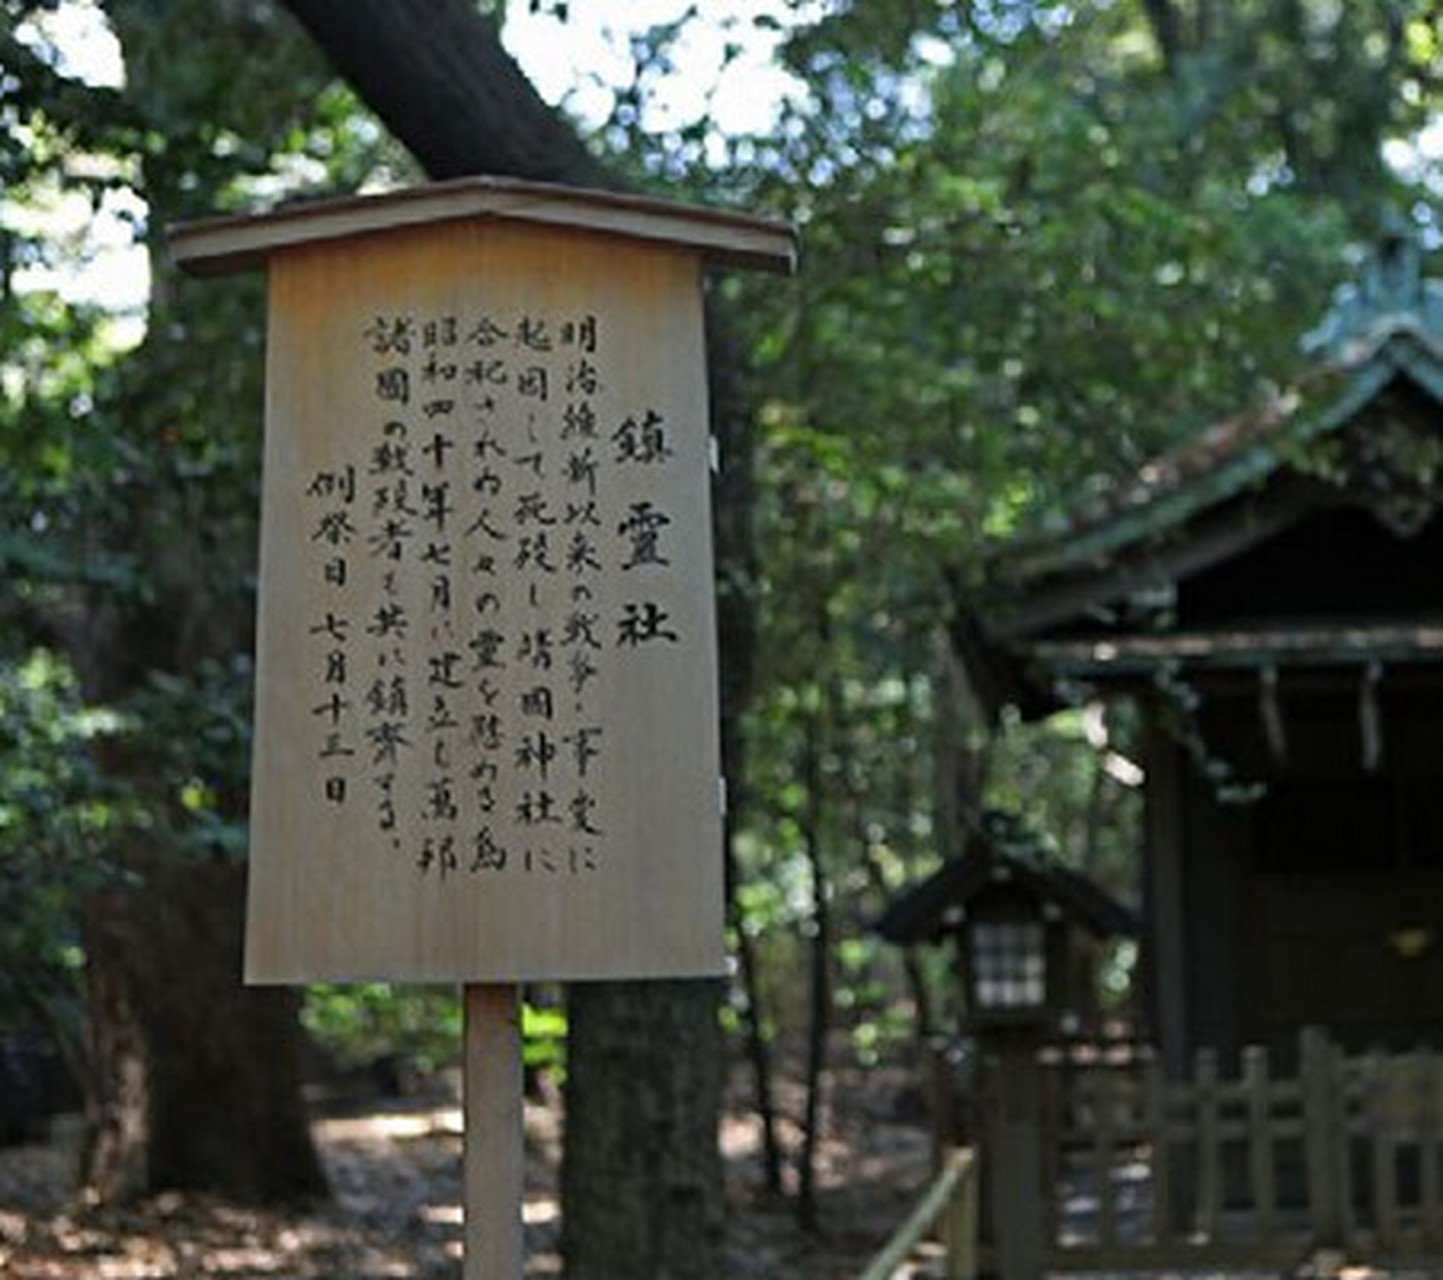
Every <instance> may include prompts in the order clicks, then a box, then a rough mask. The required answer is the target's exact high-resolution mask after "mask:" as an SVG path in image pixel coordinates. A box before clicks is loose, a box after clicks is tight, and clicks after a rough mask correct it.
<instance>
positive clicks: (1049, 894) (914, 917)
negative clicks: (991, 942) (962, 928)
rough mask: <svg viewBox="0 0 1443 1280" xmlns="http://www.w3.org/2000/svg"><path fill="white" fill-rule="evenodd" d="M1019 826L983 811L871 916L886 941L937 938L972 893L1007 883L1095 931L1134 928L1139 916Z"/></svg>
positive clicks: (1105, 933) (1106, 933)
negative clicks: (961, 847) (957, 842)
mask: <svg viewBox="0 0 1443 1280" xmlns="http://www.w3.org/2000/svg"><path fill="white" fill-rule="evenodd" d="M1019 831H1020V826H1019V823H1018V820H1017V819H1016V818H1015V817H1014V816H1013V815H1011V814H1006V813H1002V812H999V811H989V812H987V813H985V814H984V815H983V817H982V820H981V822H980V823H979V824H978V829H977V830H975V831H974V832H972V833H971V839H970V841H969V847H968V851H967V852H966V853H965V854H963V855H962V856H961V857H957V858H950V859H948V860H947V861H945V862H944V863H943V864H942V865H941V866H940V867H939V868H938V869H937V870H936V871H934V872H933V873H932V874H931V875H929V876H928V877H926V878H925V879H924V880H920V881H918V882H917V883H916V884H913V885H911V886H909V887H908V888H907V889H905V890H904V891H903V892H902V893H900V894H899V895H898V896H897V897H896V898H894V899H893V901H892V903H891V905H890V906H889V907H888V908H887V910H886V911H885V912H884V913H883V914H882V916H881V917H880V918H879V919H878V921H877V923H876V929H877V932H878V933H880V934H881V935H882V937H884V938H885V939H887V941H888V942H895V943H898V944H902V945H906V944H910V943H917V942H939V941H942V940H944V939H945V938H947V937H950V936H952V935H953V934H954V933H955V932H956V930H957V928H958V926H959V925H960V924H961V923H962V921H963V920H964V919H965V918H966V916H967V914H968V912H969V910H970V909H971V908H972V907H973V906H974V904H975V903H976V902H977V900H978V899H979V898H981V897H983V896H985V895H987V894H989V893H991V892H995V891H996V890H997V889H998V888H1002V887H1006V888H1011V889H1013V890H1015V891H1017V892H1020V893H1021V894H1023V895H1026V896H1028V897H1031V898H1032V899H1034V900H1035V901H1036V903H1037V906H1038V911H1039V913H1043V912H1047V911H1049V910H1050V911H1052V912H1060V913H1061V916H1062V918H1063V919H1065V920H1067V921H1068V922H1070V923H1072V924H1075V925H1077V926H1078V927H1079V928H1081V929H1082V930H1084V931H1085V932H1087V933H1089V934H1091V935H1093V936H1094V937H1096V938H1111V937H1117V936H1128V935H1133V934H1136V933H1137V932H1138V930H1139V927H1140V926H1139V921H1138V918H1137V915H1136V913H1135V912H1133V911H1131V910H1130V909H1129V908H1127V907H1126V906H1124V905H1123V904H1122V903H1121V902H1119V901H1118V900H1117V899H1116V898H1114V897H1113V896H1112V895H1111V894H1109V893H1108V892H1107V891H1106V890H1105V889H1103V888H1102V887H1101V886H1100V885H1098V884H1097V883H1096V881H1094V880H1091V879H1089V878H1088V877H1087V876H1084V875H1082V874H1080V873H1079V872H1076V871H1073V870H1071V869H1070V868H1068V867H1064V866H1062V865H1061V864H1060V863H1057V862H1054V861H1049V860H1046V859H1044V858H1041V857H1039V856H1037V854H1036V853H1035V852H1034V851H1033V850H1032V849H1029V848H1027V845H1029V844H1032V843H1034V842H1031V841H1028V840H1027V839H1026V833H1025V831H1023V832H1021V834H1022V836H1023V841H1022V842H1021V843H1019V839H1018V837H1019Z"/></svg>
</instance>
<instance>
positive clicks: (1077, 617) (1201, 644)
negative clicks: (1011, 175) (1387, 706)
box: [954, 230, 1443, 713]
mask: <svg viewBox="0 0 1443 1280" xmlns="http://www.w3.org/2000/svg"><path fill="white" fill-rule="evenodd" d="M1303 346H1304V350H1305V351H1306V352H1307V353H1308V354H1310V355H1311V356H1312V357H1313V363H1312V364H1311V366H1310V367H1309V368H1308V369H1307V371H1306V372H1305V373H1304V374H1303V376H1302V377H1301V378H1299V379H1298V380H1297V381H1295V382H1294V383H1293V384H1292V385H1291V386H1290V387H1288V388H1287V389H1286V390H1281V391H1277V392H1275V393H1274V394H1272V395H1271V396H1270V397H1269V398H1268V399H1267V400H1266V401H1264V402H1263V403H1261V404H1258V405H1256V406H1253V407H1252V408H1250V409H1249V410H1248V411H1246V412H1243V413H1240V414H1237V415H1234V416H1232V417H1229V418H1227V419H1224V420H1221V421H1218V422H1215V423H1213V424H1211V425H1210V426H1208V427H1206V428H1205V429H1203V430H1201V431H1199V432H1197V433H1196V434H1194V435H1193V436H1191V437H1190V438H1189V439H1187V440H1186V441H1184V442H1183V443H1182V444H1180V445H1179V446H1177V447H1176V448H1174V449H1172V450H1170V451H1169V452H1167V453H1165V454H1162V455H1160V456H1158V457H1156V458H1154V459H1153V460H1151V461H1150V462H1148V463H1147V464H1146V465H1145V466H1143V467H1141V468H1140V469H1139V470H1138V471H1137V472H1136V473H1135V474H1134V475H1133V476H1132V477H1130V478H1129V479H1128V480H1127V481H1125V482H1124V483H1122V484H1120V485H1119V486H1118V487H1117V488H1116V489H1115V490H1114V491H1113V492H1112V494H1111V495H1110V496H1109V498H1108V499H1107V500H1106V501H1105V502H1104V503H1103V504H1102V505H1101V506H1098V507H1094V508H1092V509H1089V510H1086V511H1080V512H1077V513H1074V514H1073V515H1072V516H1071V517H1070V518H1069V519H1067V520H1066V521H1065V523H1064V524H1063V526H1062V527H1061V528H1060V529H1058V530H1055V531H1053V532H1052V533H1050V534H1049V535H1048V536H1047V537H1045V538H1043V539H1041V540H1036V541H1032V542H1029V543H1018V544H1015V545H1013V546H1012V547H1009V548H1006V549H1004V551H1003V552H1002V554H1001V555H999V556H998V557H997V558H996V559H995V560H994V561H993V563H992V564H991V565H990V566H989V568H990V573H989V580H990V582H991V584H992V585H991V586H990V588H987V589H985V590H984V591H983V592H982V593H981V594H980V595H979V596H976V597H974V599H973V600H972V602H971V604H970V607H968V608H964V609H963V610H961V611H959V614H958V616H957V618H956V621H955V627H954V638H955V642H956V644H957V647H958V651H959V653H960V654H961V655H962V657H963V659H964V661H965V663H966V665H967V667H968V669H969V672H970V673H971V675H972V678H973V681H974V684H975V685H976V687H977V692H978V694H979V695H980V696H981V697H982V698H983V700H984V702H985V703H988V704H990V705H992V706H994V707H995V706H997V705H999V704H1000V703H1001V702H1003V701H1009V700H1010V701H1017V702H1018V703H1019V704H1020V705H1022V706H1023V708H1024V710H1026V711H1028V712H1029V713H1032V712H1036V711H1041V710H1045V709H1047V707H1048V706H1049V705H1051V702H1052V694H1051V693H1049V692H1047V691H1046V690H1047V689H1048V688H1049V687H1050V685H1051V682H1052V681H1054V680H1056V679H1058V678H1065V677H1067V676H1068V675H1069V673H1071V674H1073V675H1077V676H1079V677H1082V678H1086V676H1087V674H1088V673H1092V674H1097V673H1099V672H1103V671H1110V672H1112V673H1114V674H1117V675H1122V674H1123V669H1124V668H1125V667H1126V668H1127V669H1128V670H1130V671H1132V672H1133V673H1134V674H1136V673H1137V672H1139V671H1141V670H1142V669H1144V668H1147V667H1148V666H1149V665H1151V666H1154V667H1155V666H1156V665H1157V664H1158V663H1168V664H1176V663H1178V662H1183V663H1185V664H1186V665H1189V666H1196V665H1198V664H1199V663H1202V664H1204V665H1205V664H1206V663H1207V662H1208V661H1210V660H1211V659H1212V658H1213V657H1214V656H1217V654H1220V655H1222V656H1223V658H1225V659H1226V661H1225V662H1224V665H1227V664H1228V663H1233V662H1237V661H1242V660H1243V659H1242V658H1241V657H1240V656H1239V655H1244V656H1245V657H1246V661H1247V662H1248V663H1252V662H1254V660H1255V659H1256V660H1258V661H1264V662H1271V661H1273V657H1274V656H1276V655H1282V656H1283V660H1285V661H1290V662H1294V661H1308V660H1310V659H1309V657H1308V654H1302V653H1299V652H1296V650H1297V649H1298V646H1297V645H1293V644H1283V645H1275V644H1270V645H1269V646H1267V653H1265V654H1263V655H1262V657H1261V658H1257V652H1258V650H1257V645H1255V644H1253V641H1254V640H1256V639H1258V638H1259V637H1258V636H1254V635H1251V634H1247V633H1244V632H1243V631H1239V630H1237V629H1233V630H1231V631H1228V632H1227V633H1226V634H1223V633H1220V632H1214V631H1207V630H1204V631H1202V632H1198V633H1186V632H1179V631H1178V630H1176V629H1175V628H1174V627H1172V624H1169V623H1167V622H1166V618H1167V617H1168V616H1169V611H1170V607H1171V602H1172V601H1173V600H1174V599H1175V598H1176V595H1177V591H1178V587H1179V584H1180V583H1183V582H1184V581H1185V580H1188V578H1189V575H1195V574H1198V573H1201V572H1204V571H1208V570H1210V569H1211V568H1212V567H1213V566H1219V565H1222V564H1223V563H1226V562H1230V561H1232V560H1233V559H1234V558H1236V557H1240V556H1242V555H1244V554H1247V553H1249V551H1250V550H1251V549H1253V548H1257V547H1260V546H1262V545H1263V544H1264V543H1266V542H1267V541H1268V540H1269V539H1274V538H1276V537H1278V536H1280V535H1281V534H1282V533H1283V532H1284V531H1285V530H1287V529H1289V528H1291V527H1293V526H1295V525H1296V524H1297V523H1298V522H1299V521H1301V520H1304V519H1307V518H1309V516H1310V514H1311V513H1315V512H1319V511H1324V510H1329V509H1336V508H1338V507H1340V506H1346V505H1348V504H1352V505H1356V506H1361V507H1366V508H1368V509H1370V510H1371V511H1372V512H1373V514H1374V515H1376V516H1378V517H1379V519H1380V520H1381V521H1382V523H1383V524H1384V525H1385V526H1387V527H1389V528H1391V529H1392V530H1393V531H1394V532H1395V533H1396V534H1398V535H1400V536H1402V537H1410V536H1411V535H1412V534H1413V533H1414V532H1415V531H1417V530H1418V529H1420V528H1422V527H1423V526H1424V525H1425V524H1426V523H1427V522H1428V521H1429V520H1431V519H1432V517H1433V516H1434V514H1435V513H1436V512H1437V511H1438V510H1439V509H1443V466H1433V465H1432V464H1429V465H1427V466H1422V465H1418V463H1417V459H1416V456H1415V455H1414V454H1413V453H1410V449H1412V448H1413V444H1407V445H1406V446H1405V447H1404V448H1402V449H1401V450H1398V449H1396V448H1395V447H1394V439H1395V437H1396V436H1397V435H1398V433H1399V432H1401V434H1402V435H1403V436H1404V437H1406V438H1407V440H1408V441H1412V442H1415V443H1416V441H1417V440H1419V439H1423V440H1424V441H1425V442H1426V447H1427V448H1430V449H1435V450H1437V451H1438V452H1439V453H1440V456H1443V430H1439V428H1438V426H1437V423H1438V422H1439V421H1440V419H1443V415H1440V414H1439V412H1438V410H1439V407H1440V406H1443V282H1439V281H1434V280H1429V279H1426V278H1424V276H1423V274H1422V262H1421V256H1420V253H1419V250H1418V247H1417V244H1416V242H1415V241H1414V240H1413V239H1412V238H1411V237H1410V236H1409V235H1407V234H1405V233H1404V232H1402V231H1398V230H1395V231H1393V232H1391V233H1390V234H1389V235H1388V236H1386V237H1385V239H1384V240H1383V242H1382V244H1381V245H1380V247H1379V248H1378V250H1377V251H1376V252H1375V254H1374V256H1373V257H1372V258H1370V259H1369V260H1368V262H1367V263H1366V264H1365V267H1364V270H1363V271H1362V273H1361V276H1360V278H1359V279H1358V280H1357V281H1356V282H1353V283H1350V284H1346V285H1344V286H1342V287H1340V288H1339V289H1338V290H1337V291H1336V293H1335V294H1334V297H1333V300H1332V305H1331V307H1330V309H1329V310H1328V312H1327V314H1326V316H1325V317H1324V319H1323V321H1322V322H1321V323H1320V324H1319V325H1318V326H1317V327H1316V328H1315V329H1314V330H1313V331H1312V332H1311V333H1309V334H1308V335H1307V336H1306V337H1305V338H1304V340H1303ZM1332 441H1337V445H1336V447H1335V445H1334V444H1333V443H1332ZM1340 458H1341V459H1342V463H1341V469H1340V464H1339V461H1338V460H1339V459H1340ZM1324 463H1326V465H1322V464H1324ZM1434 472H1437V473H1438V474H1437V475H1435V474H1433V473H1434ZM1129 619H1132V621H1131V622H1130V621H1129ZM1262 621H1263V619H1261V618H1260V619H1259V622H1260V623H1261V622H1262ZM1276 621H1277V620H1276V619H1274V620H1273V622H1274V623H1275V622H1276ZM1438 622H1443V619H1431V618H1430V619H1423V618H1421V617H1420V618H1387V619H1360V618H1357V617H1340V618H1338V619H1334V620H1332V621H1331V623H1330V624H1329V625H1332V624H1336V625H1332V629H1331V630H1329V627H1328V626H1323V627H1322V629H1321V630H1320V632H1319V634H1323V632H1326V633H1327V634H1328V635H1329V637H1330V640H1329V643H1328V644H1326V645H1322V646H1315V647H1314V649H1310V650H1309V654H1313V653H1315V652H1316V653H1319V654H1320V653H1322V652H1324V651H1325V650H1326V651H1327V652H1329V653H1334V654H1336V653H1339V652H1341V651H1342V649H1348V651H1349V653H1350V654H1352V657H1353V658H1366V657H1368V656H1369V655H1368V654H1367V653H1364V652H1363V650H1366V649H1368V648H1369V645H1370V644H1371V641H1370V639H1369V637H1370V636H1371V635H1372V632H1371V631H1369V630H1368V627H1369V625H1370V624H1372V623H1385V624H1387V625H1386V626H1385V627H1384V630H1383V631H1380V632H1379V633H1378V634H1380V635H1381V634H1384V632H1386V636H1387V637H1388V640H1389V644H1390V645H1391V646H1392V649H1397V648H1398V640H1399V637H1400V636H1402V637H1403V641H1404V644H1403V648H1404V649H1406V650H1407V653H1408V654H1410V655H1415V656H1414V657H1405V658H1404V659H1403V660H1405V661H1414V660H1418V658H1421V659H1422V660H1425V661H1430V662H1431V661H1435V660H1436V656H1435V653H1434V644H1433V637H1434V635H1435V634H1436V626H1433V625H1432V624H1435V623H1438ZM1423 623H1428V624H1430V628H1431V629H1426V634H1424V633H1423V632H1417V631H1416V627H1417V626H1418V625H1421V624H1423ZM1159 628H1161V629H1160V630H1159ZM1410 628H1413V629H1410ZM1375 629H1376V628H1375ZM1277 630H1278V629H1277V627H1276V626H1273V627H1272V630H1271V632H1270V633H1269V634H1273V635H1275V634H1276V633H1277ZM1365 632H1366V633H1367V634H1366V635H1365ZM1302 634H1303V633H1302V632H1298V633H1297V635H1294V636H1291V637H1290V639H1300V638H1301V637H1302ZM1340 637H1342V639H1343V640H1346V641H1347V643H1346V644H1342V648H1341V649H1340ZM1358 637H1363V640H1362V641H1359V643H1354V641H1356V640H1358ZM1360 644H1361V645H1362V648H1361V649H1360V648H1359V645H1360ZM1098 646H1102V647H1103V648H1106V649H1107V650H1108V652H1107V653H1105V654H1102V650H1101V649H1099V647H1098ZM1169 646H1170V647H1169ZM1114 649H1115V650H1116V652H1113V650H1114ZM1392 649H1390V652H1391V651H1392ZM1154 650H1156V652H1154ZM1214 650H1216V651H1217V654H1214ZM1275 651H1276V653H1275ZM1285 651H1286V652H1285ZM1354 651H1357V652H1354ZM1100 654H1101V656H1099V655H1100ZM1199 655H1201V656H1199ZM1122 657H1125V658H1127V659H1128V661H1126V662H1119V661H1117V659H1118V658H1122Z"/></svg>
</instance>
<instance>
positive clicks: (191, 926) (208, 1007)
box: [84, 862, 326, 1202]
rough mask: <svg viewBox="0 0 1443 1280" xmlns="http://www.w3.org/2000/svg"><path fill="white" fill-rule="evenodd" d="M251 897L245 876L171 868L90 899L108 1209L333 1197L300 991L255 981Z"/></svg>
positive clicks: (98, 1177)
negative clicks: (120, 1204)
mask: <svg viewBox="0 0 1443 1280" xmlns="http://www.w3.org/2000/svg"><path fill="white" fill-rule="evenodd" d="M243 903H244V875H243V872H242V870H241V869H240V868H238V867H234V866H226V865H218V864H199V863H196V864H188V865H187V864H182V863H168V864H167V863H161V862H156V863H155V864H153V865H151V866H149V867H146V868H144V869H142V870H140V871H139V873H138V880H137V882H135V883H128V884H125V885H122V886H118V887H115V888H111V889H108V890H105V891H103V892H101V893H98V894H96V895H95V896H94V897H93V898H92V900H91V902H90V904H89V910H88V912H87V917H86V920H85V944H86V963H87V986H88V991H89V999H90V1017H91V1034H92V1037H93V1040H94V1055H93V1062H94V1064H95V1065H94V1071H93V1074H92V1079H91V1095H92V1096H91V1097H90V1099H89V1105H88V1108H87V1109H88V1112H89V1118H90V1125H91V1132H90V1135H89V1138H90V1140H89V1143H88V1149H87V1159H86V1162H85V1170H84V1176H85V1182H86V1183H87V1185H88V1186H89V1187H90V1188H91V1189H93V1190H94V1192H95V1193H96V1194H97V1195H99V1196H100V1198H101V1199H103V1200H107V1201H116V1200H125V1199H130V1198H133V1197H135V1196H137V1195H141V1194H145V1193H148V1192H151V1191H156V1190H160V1189H162V1188H166V1187H186V1188H192V1189H199V1190H206V1191H213V1192H216V1193H219V1194H222V1195H227V1196H231V1197H233V1198H236V1199H240V1200H245V1201H252V1202H256V1201H261V1202H264V1201H279V1200H299V1199H305V1198H308V1197H311V1196H315V1195H318V1194H321V1193H323V1192H324V1191H325V1186H326V1183H325V1176H324V1174H323V1173H322V1170H321V1165H320V1160H319V1158H318V1157H317V1154H316V1150H315V1147H314V1146H313V1145H312V1143H311V1139H310V1129H309V1127H308V1125H307V1123H306V1116H305V1113H304V1109H303V1107H302V1104H301V1094H300V1075H299V1042H300V1031H299V1026H298V1024H297V1021H296V1011H297V1008H298V1005H299V997H298V995H297V994H296V993H295V992H294V991H290V990H282V989H273V990H256V989H249V990H248V989H246V988H245V987H243V986H242V985H241V939H242V933H243V926H242V921H243V914H244V908H243Z"/></svg>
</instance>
